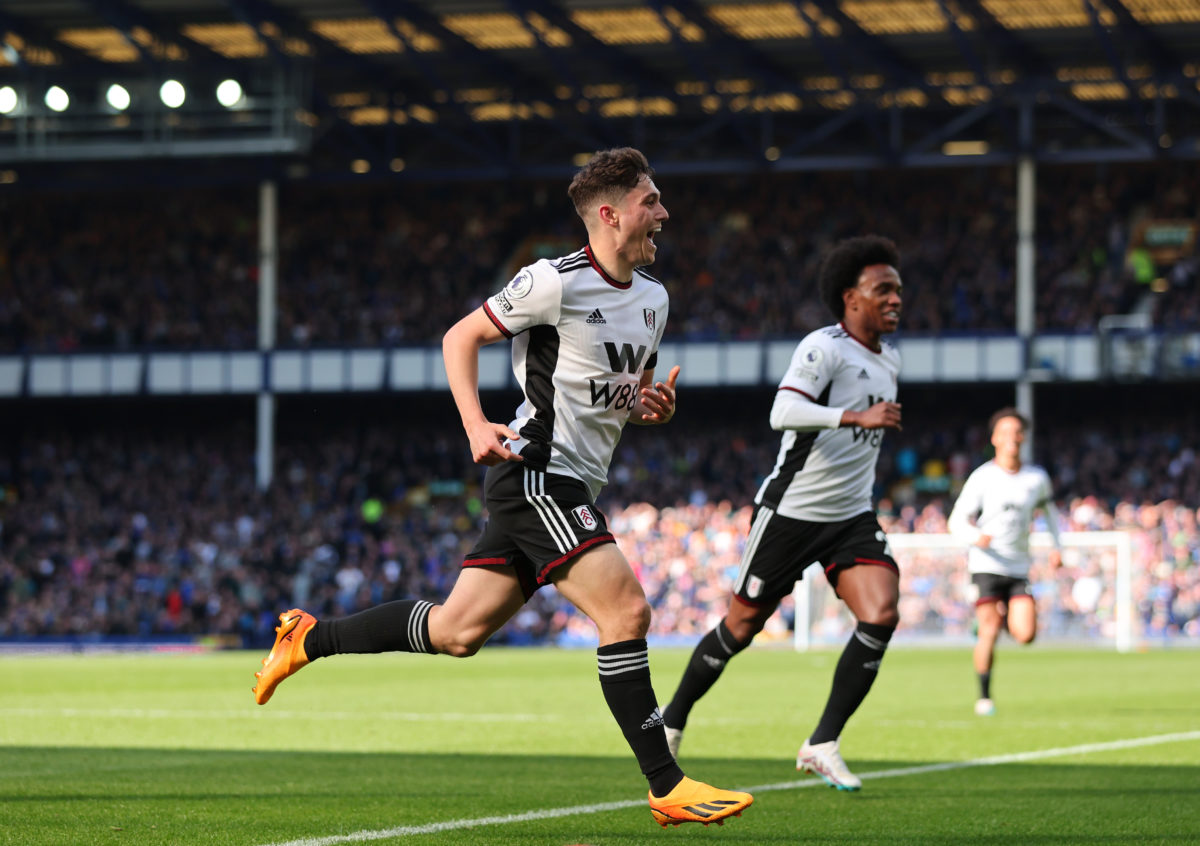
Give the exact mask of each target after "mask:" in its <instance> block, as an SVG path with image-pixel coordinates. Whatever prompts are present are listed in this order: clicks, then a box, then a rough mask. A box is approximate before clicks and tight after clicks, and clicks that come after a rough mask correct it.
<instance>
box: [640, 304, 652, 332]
mask: <svg viewBox="0 0 1200 846" xmlns="http://www.w3.org/2000/svg"><path fill="white" fill-rule="evenodd" d="M642 317H644V318H645V319H646V328H647V329H649V330H650V334H651V335H653V334H654V309H652V308H644V309H642Z"/></svg>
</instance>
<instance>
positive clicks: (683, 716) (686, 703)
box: [663, 620, 750, 729]
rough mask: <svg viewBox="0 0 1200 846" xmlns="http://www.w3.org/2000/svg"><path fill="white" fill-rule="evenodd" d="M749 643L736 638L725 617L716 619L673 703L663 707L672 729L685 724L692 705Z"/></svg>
mask: <svg viewBox="0 0 1200 846" xmlns="http://www.w3.org/2000/svg"><path fill="white" fill-rule="evenodd" d="M749 645H750V644H749V642H746V643H738V642H737V641H736V640H734V638H733V635H732V634H730V633H729V629H728V628H726V626H725V621H724V620H722V621H721V622H719V623H717V627H716V628H715V629H713V630H712V631H711V632H709V633H708V634H706V635H705V636H704V637H703V638H701V639H700V642H699V643H698V644H696V649H695V650H694V651H693V652H692V659H691V660H690V661H688V665H687V668H686V669H685V670H684V671H683V678H682V679H681V680H680V681H679V688H678V689H677V690H676V691H675V696H674V698H673V699H672V700H671V704H670V705H668V706H667V708H666V710H665V711H663V721H664V722H665V723H666V724H667V725H668V726H670V727H671V728H673V729H681V728H683V727H684V726H686V725H687V719H688V714H690V713H691V712H692V706H693V705H695V704H696V702H697V701H698V700H699V699H700V697H701V696H703V695H704V694H706V693H708V689H709V688H710V687H712V686H713V685H714V684H716V682H717V679H719V678H720V677H721V673H722V672H724V670H725V664H726V663H727V662H728V661H729V659H730V658H732V657H733V656H734V655H737V654H738V653H739V652H741V651H742V650H743V649H745V648H746V647H747V646H749Z"/></svg>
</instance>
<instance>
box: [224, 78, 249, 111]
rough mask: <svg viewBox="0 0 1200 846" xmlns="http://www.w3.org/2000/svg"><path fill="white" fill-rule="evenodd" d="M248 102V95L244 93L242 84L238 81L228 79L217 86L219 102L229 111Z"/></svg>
mask: <svg viewBox="0 0 1200 846" xmlns="http://www.w3.org/2000/svg"><path fill="white" fill-rule="evenodd" d="M245 101H246V94H245V92H244V91H242V84H241V83H240V82H238V81H237V80H236V79H226V80H223V81H222V82H221V84H220V85H218V86H217V102H218V103H220V104H221V105H222V106H224V107H225V108H227V109H232V108H235V107H236V106H240V105H241V104H242V103H244V102H245Z"/></svg>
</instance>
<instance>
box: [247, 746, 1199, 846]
mask: <svg viewBox="0 0 1200 846" xmlns="http://www.w3.org/2000/svg"><path fill="white" fill-rule="evenodd" d="M1190 740H1200V731H1185V732H1175V733H1173V734H1158V735H1152V736H1149V737H1133V738H1126V739H1124V740H1111V741H1107V742H1105V743H1084V744H1080V745H1078V746H1061V747H1056V748H1053V749H1034V750H1031V751H1028V752H1013V753H1010V754H1008V755H991V756H988V757H986V758H973V759H971V760H968V761H946V762H943V763H939V764H923V765H921V766H916V767H897V768H896V769H891V770H876V771H874V772H866V773H859V774H858V775H859V777H860V778H861V779H862V780H863V781H866V780H867V779H876V778H896V777H899V776H909V775H922V774H925V773H936V772H944V771H947V770H962V769H967V768H970V767H994V766H999V765H1002V764H1014V763H1021V762H1025V761H1038V760H1042V759H1045V758H1061V757H1064V756H1067V755H1089V754H1092V753H1095V752H1110V751H1113V750H1117V749H1135V748H1137V747H1141V746H1155V745H1158V744H1162V743H1177V742H1186V741H1190ZM824 786H825V782H823V781H821V780H820V779H817V778H805V779H800V780H796V781H785V782H776V783H774V784H760V785H757V786H755V787H739V788H736V789H738V790H745V791H747V792H749V793H768V792H770V791H773V790H794V789H797V788H803V787H824ZM645 804H646V800H645V799H629V800H626V801H622V802H601V803H599V804H595V805H574V806H571V807H566V808H547V809H544V810H541V811H526V812H525V813H523V814H506V815H503V816H493V817H476V818H474V819H459V820H446V821H445V822H438V823H428V824H426V825H412V826H398V827H396V828H387V829H377V830H373V831H356V832H353V833H351V834H335V835H330V836H328V837H308V838H302V839H300V840H288V841H287V842H285V843H273V844H268V846H335V844H338V843H367V842H370V841H372V840H388V839H391V838H397V837H412V836H414V835H419V834H437V833H439V832H443V831H456V830H458V829H463V828H476V827H479V826H488V825H509V824H511V823H519V822H531V821H535V820H547V819H555V818H558V817H570V816H580V815H584V814H599V813H603V812H605V811H619V810H622V809H624V808H635V807H638V806H644V805H645Z"/></svg>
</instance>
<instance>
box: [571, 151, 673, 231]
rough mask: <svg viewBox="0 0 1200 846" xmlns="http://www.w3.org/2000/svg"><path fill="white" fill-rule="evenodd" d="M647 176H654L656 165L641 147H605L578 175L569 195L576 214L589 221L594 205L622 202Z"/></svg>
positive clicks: (573, 180)
mask: <svg viewBox="0 0 1200 846" xmlns="http://www.w3.org/2000/svg"><path fill="white" fill-rule="evenodd" d="M643 176H644V177H647V178H650V179H652V178H654V168H652V167H650V162H649V161H647V160H646V156H645V155H644V154H643V153H642V151H641V150H635V149H634V148H633V147H617V148H615V149H612V150H601V151H600V152H599V153H596V154H595V155H594V156H592V157H591V158H590V159H589V160H588V163H587V164H585V165H584V166H583V167H581V168H580V169H579V171H578V172H577V173H576V174H575V178H574V179H572V180H571V185H570V186H569V187H568V188H567V196H568V197H570V198H571V202H572V203H574V204H575V212H576V214H578V215H579V216H580V217H582V218H583V219H584V220H587V212H588V210H589V209H590V208H591V207H592V206H593V205H595V204H596V203H597V202H601V203H617V202H619V201H620V200H621V198H622V197H624V196H625V195H626V194H627V193H629V192H630V191H631V190H633V189H634V188H636V187H637V184H638V182H639V181H641V179H642V177H643Z"/></svg>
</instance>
